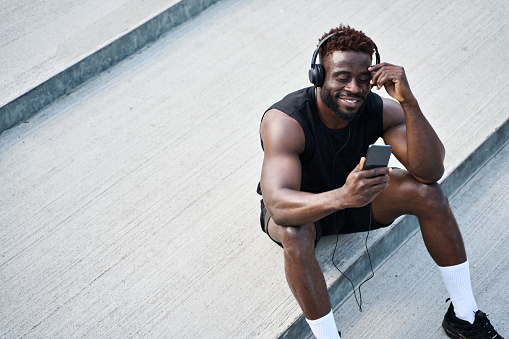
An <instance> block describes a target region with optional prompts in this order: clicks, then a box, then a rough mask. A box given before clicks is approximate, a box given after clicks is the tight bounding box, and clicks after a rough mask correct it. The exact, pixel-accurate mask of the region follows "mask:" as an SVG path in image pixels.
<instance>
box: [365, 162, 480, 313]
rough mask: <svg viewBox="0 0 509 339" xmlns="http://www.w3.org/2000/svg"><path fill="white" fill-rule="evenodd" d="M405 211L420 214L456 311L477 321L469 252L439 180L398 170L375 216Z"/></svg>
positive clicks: (383, 219) (385, 218) (388, 217)
mask: <svg viewBox="0 0 509 339" xmlns="http://www.w3.org/2000/svg"><path fill="white" fill-rule="evenodd" d="M403 214H412V215H415V216H417V218H418V220H419V225H420V228H421V233H422V237H423V239H424V244H425V245H426V248H427V250H428V252H429V253H430V255H431V257H432V258H433V260H434V261H435V262H436V263H437V265H438V266H439V268H440V271H441V272H442V277H443V280H444V283H445V285H446V287H447V290H448V292H449V295H450V297H451V301H452V303H453V304H454V307H455V311H456V315H457V316H458V317H460V318H462V319H464V320H467V321H470V322H473V319H474V313H475V311H476V310H477V305H476V303H475V300H474V297H473V294H472V287H471V283H470V274H469V271H468V262H467V256H466V253H465V247H464V244H463V239H462V236H461V233H460V230H459V228H458V224H457V223H456V219H455V218H454V215H453V213H452V211H451V209H450V207H449V202H448V200H447V197H445V195H444V194H443V192H442V190H441V188H440V186H439V185H438V184H436V183H435V184H429V185H428V184H422V183H420V182H418V181H417V180H415V179H414V178H413V177H412V176H411V175H410V174H409V173H408V172H406V171H403V170H394V171H393V172H392V173H391V180H390V182H389V186H388V187H387V188H386V189H385V190H384V191H382V193H380V194H379V195H378V196H377V197H376V198H375V200H374V201H373V217H374V219H375V220H376V221H377V222H378V223H379V224H388V223H390V222H391V221H392V220H394V219H395V218H397V217H398V216H400V215H403Z"/></svg>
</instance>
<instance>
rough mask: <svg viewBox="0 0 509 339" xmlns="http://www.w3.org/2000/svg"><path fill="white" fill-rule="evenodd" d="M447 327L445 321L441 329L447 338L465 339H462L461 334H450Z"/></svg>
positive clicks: (464, 338) (463, 338)
mask: <svg viewBox="0 0 509 339" xmlns="http://www.w3.org/2000/svg"><path fill="white" fill-rule="evenodd" d="M448 327H449V325H447V323H446V322H445V321H443V322H442V328H443V329H444V332H445V334H447V336H448V337H449V338H454V339H467V338H466V337H464V336H463V335H461V334H457V333H454V332H452V331H451V330H450V329H449V328H448Z"/></svg>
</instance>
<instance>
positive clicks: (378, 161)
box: [362, 145, 392, 170]
mask: <svg viewBox="0 0 509 339" xmlns="http://www.w3.org/2000/svg"><path fill="white" fill-rule="evenodd" d="M391 153H392V147H391V146H389V145H369V148H368V154H367V155H366V162H365V163H364V167H363V168H362V169H363V170H369V169H372V168H377V167H387V165H389V159H390V157H391Z"/></svg>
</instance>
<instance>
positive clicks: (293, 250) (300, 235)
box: [281, 224, 316, 256]
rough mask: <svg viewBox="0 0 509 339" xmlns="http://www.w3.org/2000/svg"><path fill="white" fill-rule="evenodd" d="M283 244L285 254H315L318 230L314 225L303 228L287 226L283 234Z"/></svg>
mask: <svg viewBox="0 0 509 339" xmlns="http://www.w3.org/2000/svg"><path fill="white" fill-rule="evenodd" d="M282 233H283V234H282V239H281V240H282V243H283V248H284V250H285V252H288V253H289V254H292V255H297V256H301V255H308V254H309V253H314V244H315V237H316V229H315V226H314V224H308V225H303V226H296V227H295V226H286V227H284V230H283V232H282Z"/></svg>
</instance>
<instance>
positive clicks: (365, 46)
mask: <svg viewBox="0 0 509 339" xmlns="http://www.w3.org/2000/svg"><path fill="white" fill-rule="evenodd" d="M340 31H342V32H343V33H340V34H334V33H337V32H340ZM331 34H334V35H333V36H331V37H330V38H329V39H328V40H327V41H326V42H325V43H324V44H323V45H322V47H320V52H319V55H320V61H321V62H323V60H325V58H327V57H328V56H330V55H331V54H332V53H333V52H335V51H351V52H362V53H366V54H368V55H370V56H373V53H374V52H375V43H374V42H373V40H371V39H370V38H368V37H367V36H366V34H364V32H362V31H357V30H355V29H353V28H350V26H348V25H347V26H343V24H341V25H339V27H336V28H333V29H331V30H330V31H329V32H328V33H325V34H324V35H323V36H322V37H321V38H320V39H319V41H318V43H320V41H322V40H323V39H325V38H326V37H327V36H329V35H331Z"/></svg>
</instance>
